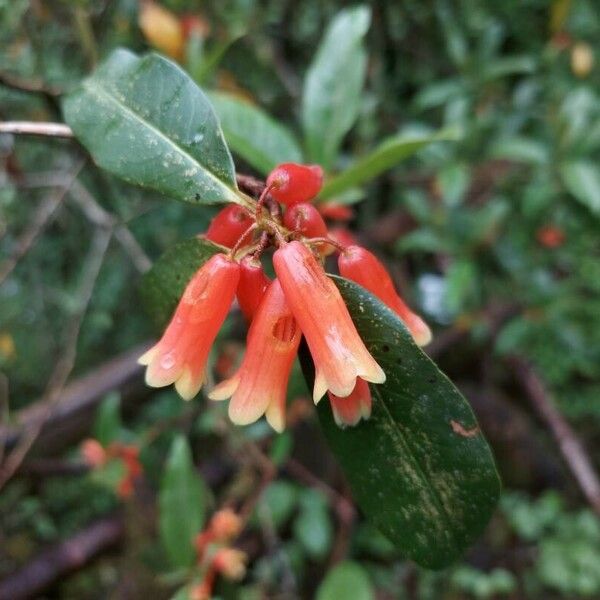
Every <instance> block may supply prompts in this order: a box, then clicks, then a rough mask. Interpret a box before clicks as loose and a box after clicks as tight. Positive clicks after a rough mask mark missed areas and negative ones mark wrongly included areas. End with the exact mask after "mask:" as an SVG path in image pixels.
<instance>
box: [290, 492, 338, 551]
mask: <svg viewBox="0 0 600 600" xmlns="http://www.w3.org/2000/svg"><path fill="white" fill-rule="evenodd" d="M301 500H302V501H301V505H302V508H301V510H300V514H299V515H298V516H297V517H296V519H295V521H294V527H293V529H294V537H295V538H296V539H297V540H298V541H299V542H300V544H302V547H303V548H304V550H305V551H306V553H307V554H308V555H309V556H310V557H311V558H314V559H316V560H319V559H322V558H323V557H324V556H325V555H326V554H327V552H328V551H329V549H330V547H331V541H332V539H333V527H332V524H331V518H330V516H329V512H328V510H327V502H326V501H325V499H324V498H323V496H322V495H321V494H320V493H319V492H317V491H315V490H306V491H305V492H304V494H303V496H302V499H301Z"/></svg>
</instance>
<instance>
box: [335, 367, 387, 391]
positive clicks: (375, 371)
mask: <svg viewBox="0 0 600 600" xmlns="http://www.w3.org/2000/svg"><path fill="white" fill-rule="evenodd" d="M358 375H359V376H360V377H361V378H362V379H364V380H365V381H370V382H371V383H385V380H386V379H387V377H386V374H385V371H384V370H383V369H382V368H381V367H380V366H379V365H378V364H377V363H375V364H374V365H372V366H371V367H370V368H369V370H368V371H366V372H364V373H359V374H358ZM352 389H354V388H352ZM350 392H352V390H350ZM337 395H338V396H339V394H337ZM347 395H348V394H346V396H347ZM343 397H344V396H342V398H343Z"/></svg>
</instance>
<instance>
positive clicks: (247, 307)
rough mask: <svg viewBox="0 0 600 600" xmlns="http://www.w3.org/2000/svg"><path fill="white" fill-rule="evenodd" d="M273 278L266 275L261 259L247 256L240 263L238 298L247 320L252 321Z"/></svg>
mask: <svg viewBox="0 0 600 600" xmlns="http://www.w3.org/2000/svg"><path fill="white" fill-rule="evenodd" d="M269 283H271V280H270V279H269V278H268V277H267V276H266V275H265V272H264V271H263V268H262V265H261V264H260V260H258V259H255V258H252V257H250V256H246V257H244V258H243V259H242V262H241V263H240V282H239V283H238V288H237V299H238V302H239V304H240V309H241V310H242V312H243V313H244V316H245V317H246V320H247V321H248V322H251V321H252V319H253V318H254V315H255V314H256V311H257V310H258V307H259V305H260V301H261V300H262V297H263V296H264V293H265V290H266V289H267V287H268V286H269Z"/></svg>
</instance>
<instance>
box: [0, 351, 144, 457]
mask: <svg viewBox="0 0 600 600" xmlns="http://www.w3.org/2000/svg"><path fill="white" fill-rule="evenodd" d="M147 349H148V344H147V343H144V344H141V345H140V346H137V347H135V348H132V349H131V350H130V351H128V352H125V353H123V354H120V355H119V356H116V357H115V358H113V359H111V360H109V361H107V362H105V363H103V364H102V365H100V366H99V367H97V368H95V369H94V370H93V371H91V372H90V373H88V374H86V375H84V376H82V377H80V378H79V379H75V380H74V381H73V382H72V383H70V384H69V385H68V386H66V387H65V388H64V390H63V392H62V399H61V401H60V404H59V405H58V406H57V407H56V408H55V410H54V411H53V412H52V414H51V415H50V417H49V418H48V419H47V420H46V422H45V423H44V425H43V427H42V430H41V432H40V436H39V437H38V440H37V442H36V447H38V446H39V447H42V448H44V449H46V450H47V449H51V450H53V451H55V450H61V449H63V448H65V447H66V446H68V445H69V444H70V443H72V442H73V441H74V440H76V439H78V437H80V433H79V432H80V431H81V430H85V429H86V428H87V427H88V426H89V423H90V421H91V419H92V417H93V413H94V410H95V408H96V407H97V406H98V404H99V403H100V401H101V400H102V398H104V396H105V395H106V394H107V393H108V392H110V391H113V390H119V391H121V393H122V395H123V396H124V398H125V399H126V398H128V397H130V396H132V394H131V393H130V392H131V391H133V390H132V388H134V391H137V390H138V389H145V388H143V377H142V371H143V369H142V367H140V365H138V364H137V359H138V357H139V356H141V355H142V354H143V352H144V351H145V350H147ZM138 395H139V394H138ZM46 410H47V406H46V401H44V399H42V400H39V401H37V402H34V403H33V404H32V405H30V406H28V407H27V408H24V409H23V410H21V411H19V412H18V413H17V414H16V415H15V424H14V425H0V444H2V443H4V444H5V445H6V446H7V447H8V448H11V447H12V446H14V445H15V444H16V442H17V441H18V439H19V438H20V437H21V436H22V435H23V433H24V432H25V431H27V430H28V429H31V428H32V427H35V425H36V423H38V422H39V421H41V420H43V418H44V415H45V413H46Z"/></svg>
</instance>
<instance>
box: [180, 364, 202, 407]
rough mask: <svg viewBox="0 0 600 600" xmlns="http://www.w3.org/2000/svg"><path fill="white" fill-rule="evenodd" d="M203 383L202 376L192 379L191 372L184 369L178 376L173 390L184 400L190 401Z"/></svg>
mask: <svg viewBox="0 0 600 600" xmlns="http://www.w3.org/2000/svg"><path fill="white" fill-rule="evenodd" d="M203 382H204V376H203V375H200V376H199V377H195V378H194V376H193V375H192V372H191V370H190V369H189V368H185V369H183V372H182V373H181V375H180V376H179V379H177V381H176V382H175V389H176V390H177V393H178V394H179V395H180V396H181V397H182V398H183V399H184V400H191V399H192V398H193V397H194V396H196V395H197V394H198V392H199V391H200V388H201V387H202V383H203Z"/></svg>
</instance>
